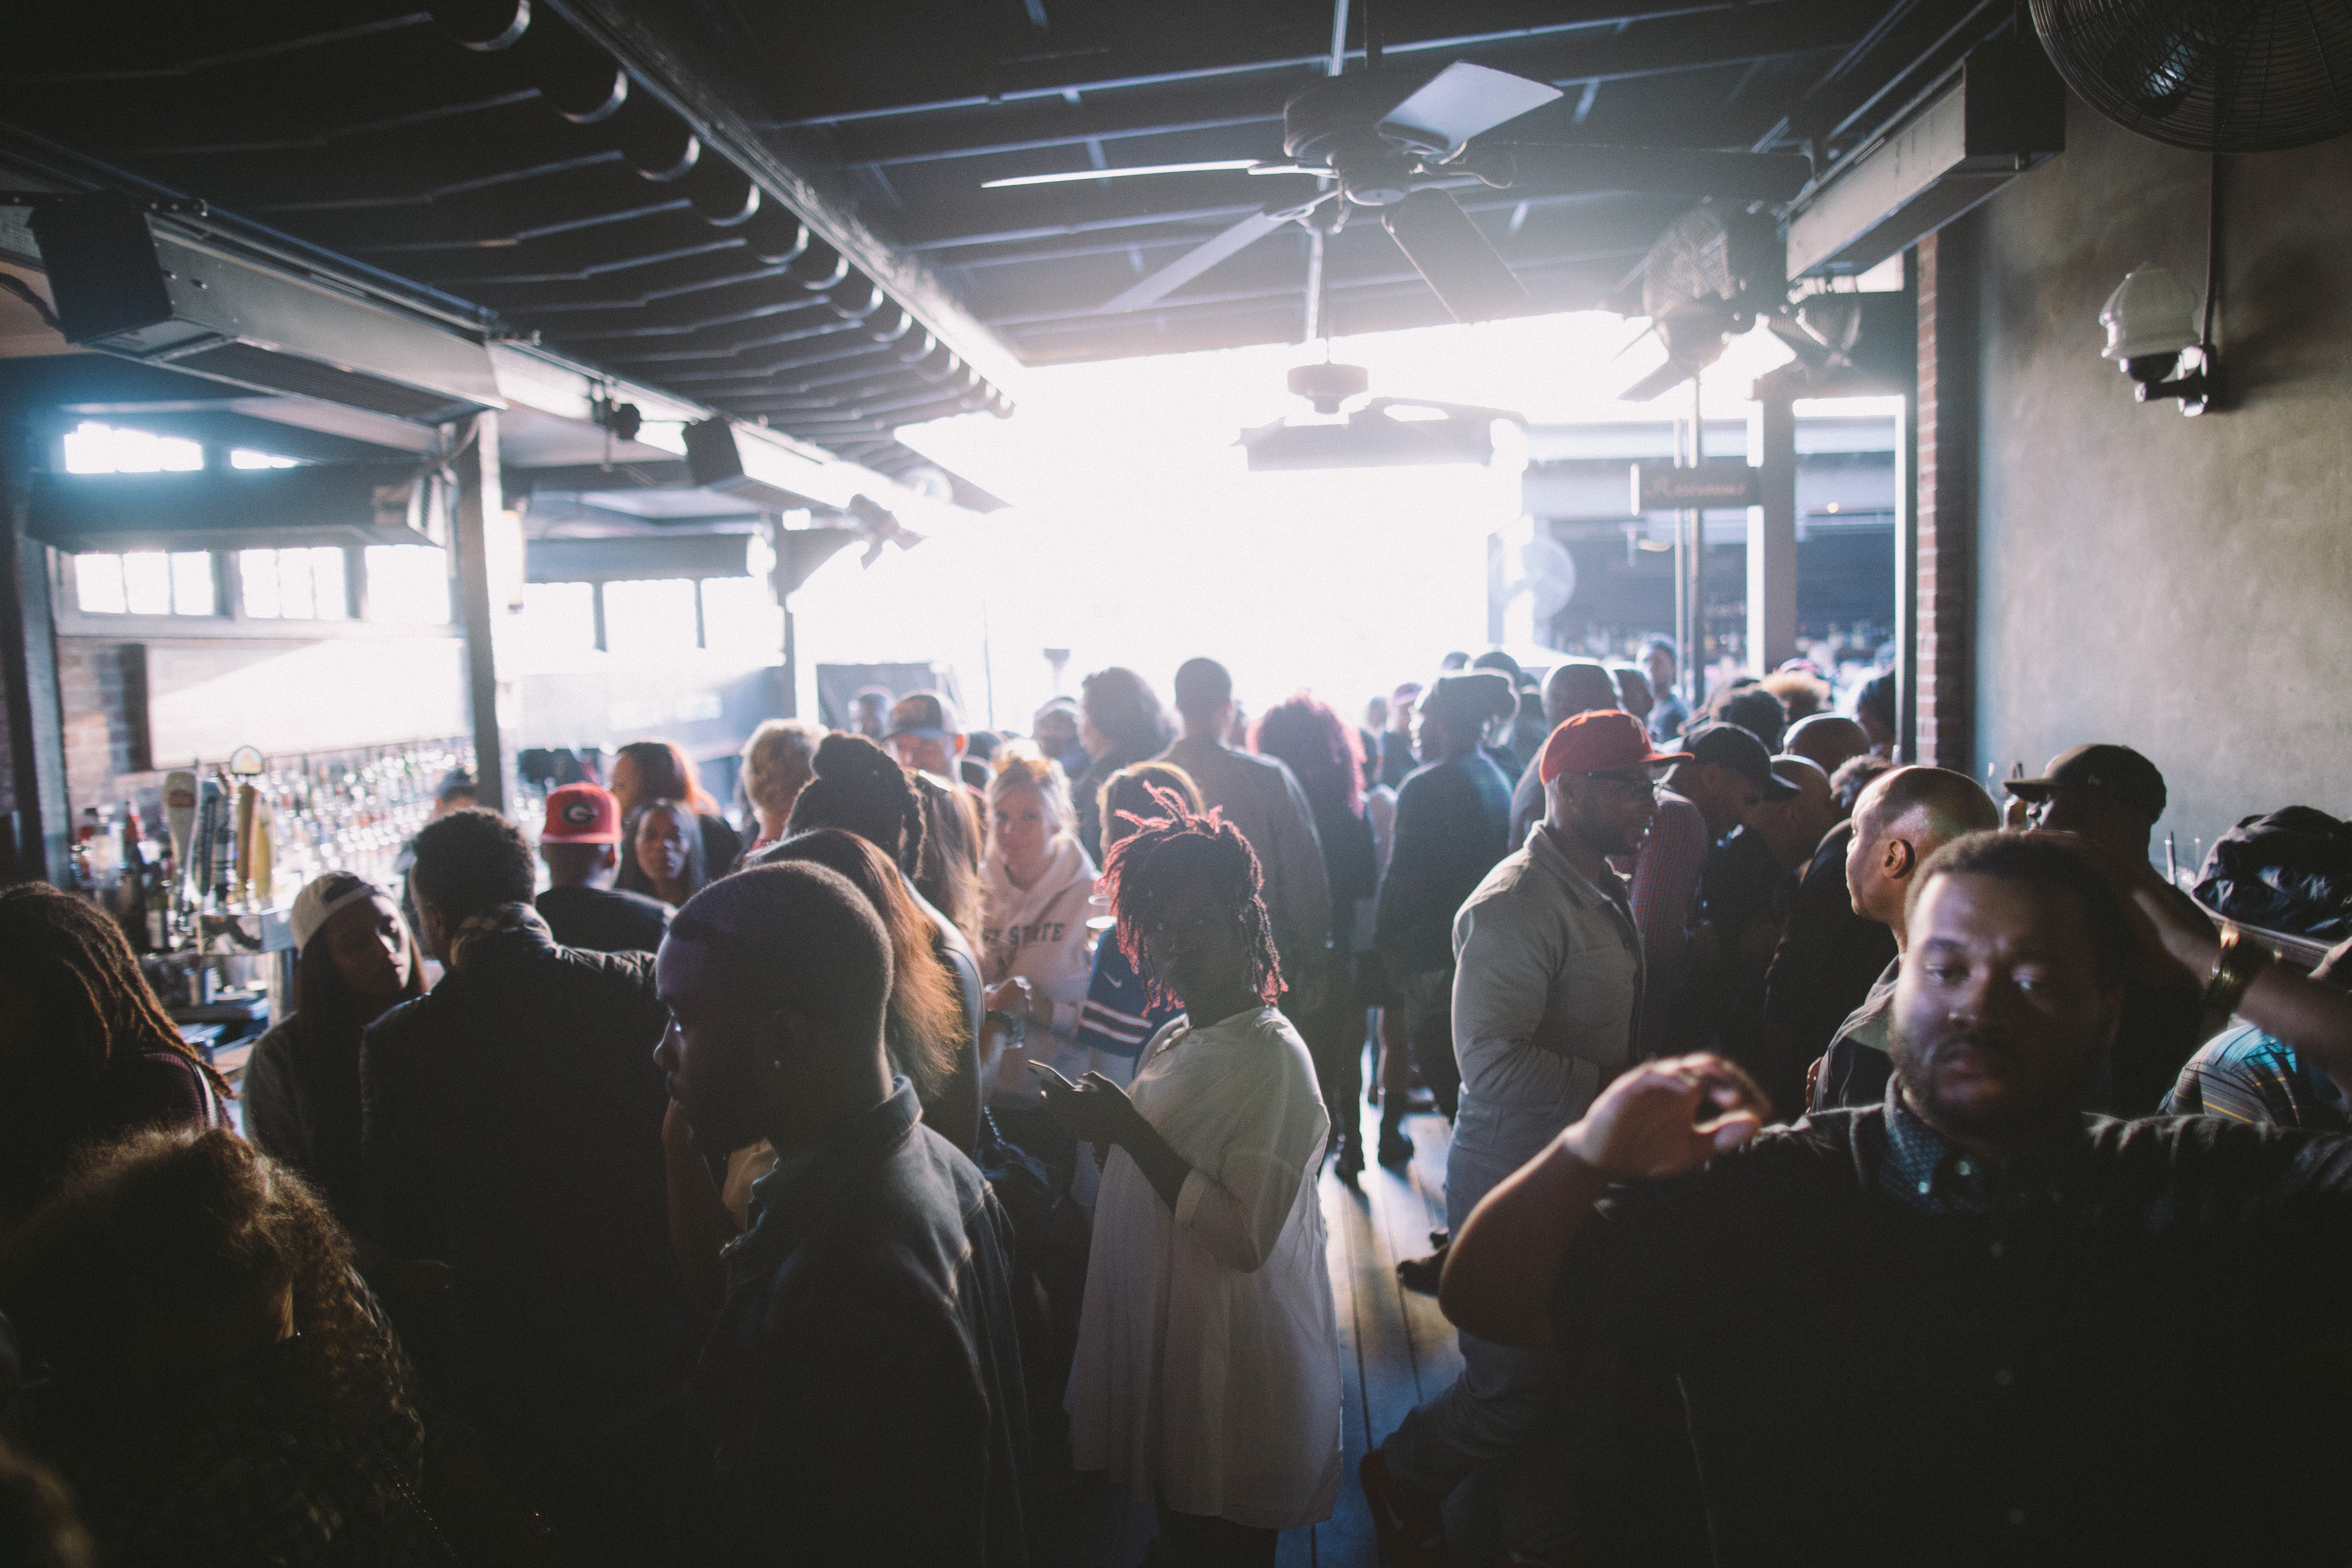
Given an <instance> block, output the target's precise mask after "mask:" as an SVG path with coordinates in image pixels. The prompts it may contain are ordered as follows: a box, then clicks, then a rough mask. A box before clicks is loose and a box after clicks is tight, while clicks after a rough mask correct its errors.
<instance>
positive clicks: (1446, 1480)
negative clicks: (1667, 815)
mask: <svg viewBox="0 0 2352 1568" xmlns="http://www.w3.org/2000/svg"><path fill="white" fill-rule="evenodd" d="M1671 760H1672V759H1670V758H1667V757H1664V756H1662V755H1660V754H1659V753H1657V752H1654V751H1652V750H1651V747H1650V741H1649V737H1648V735H1647V734H1646V733H1644V732H1643V729H1642V724H1641V721H1639V720H1637V719H1635V718H1634V717H1633V715H1632V714H1630V713H1624V712H1620V711H1616V710H1601V711H1594V712H1586V713H1579V714H1577V715H1575V716H1574V717H1572V718H1570V719H1569V720H1568V721H1566V722H1564V723H1562V724H1561V725H1560V726H1559V728H1558V729H1556V730H1554V731H1552V733H1551V738H1550V739H1549V741H1548V742H1545V745H1544V749H1543V753H1542V755H1541V757H1540V758H1539V759H1538V763H1537V764H1536V766H1537V769H1538V773H1539V775H1540V777H1541V779H1542V782H1543V789H1544V816H1543V821H1542V822H1541V824H1539V825H1538V827H1537V828H1536V830H1535V831H1534V832H1533V833H1531V834H1529V835H1528V841H1527V843H1526V844H1525V845H1524V846H1523V847H1520V848H1518V849H1516V850H1514V851H1512V852H1511V853H1510V854H1509V855H1507V856H1506V857H1504V858H1503V860H1502V861H1501V863H1499V864H1498V865H1496V868H1494V869H1493V870H1492V871H1490V872H1488V873H1487V874H1486V880H1485V881H1484V882H1482V883H1481V884H1479V887H1478V890H1477V891H1476V892H1475V893H1474V894H1472V895H1471V897H1470V900H1469V901H1468V902H1467V903H1465V904H1464V905H1463V906H1462V911H1461V913H1460V914H1459V915H1457V916H1456V917H1455V918H1454V954H1455V971H1454V1051H1455V1054H1456V1055H1457V1056H1458V1057H1459V1058H1460V1059H1461V1064H1462V1106H1461V1110H1460V1112H1459V1114H1458V1115H1457V1116H1456V1118H1455V1120H1454V1148H1453V1154H1452V1156H1451V1159H1450V1160H1449V1162H1448V1163H1447V1166H1446V1180H1445V1189H1446V1191H1445V1210H1446V1220H1447V1222H1448V1224H1449V1225H1451V1226H1455V1227H1459V1226H1461V1224H1462V1222H1463V1221H1464V1220H1465V1218H1466V1217H1468V1215H1469V1213H1470V1210H1471V1209H1472V1208H1473V1207H1475V1205H1476V1204H1477V1202H1478V1200H1479V1199H1480V1198H1482V1197H1484V1196H1486V1193H1487V1191H1488V1189H1490V1188H1492V1187H1493V1186H1494V1185H1495V1184H1497V1183H1498V1182H1500V1181H1502V1179H1503V1178H1504V1177H1506V1176H1507V1175H1509V1174H1510V1173H1512V1172H1513V1171H1515V1170H1517V1169H1518V1167H1519V1166H1520V1165H1521V1164H1523V1163H1526V1162H1527V1161H1528V1160H1530V1159H1532V1158H1534V1157H1535V1156H1536V1155H1537V1154H1538V1153H1540V1152H1542V1151H1543V1150H1544V1149H1545V1147H1546V1146H1548V1145H1549V1143H1550V1142H1551V1141H1552V1139H1553V1138H1555V1137H1556V1136H1558V1134H1559V1131H1560V1129H1562V1128H1564V1127H1566V1126H1568V1125H1569V1124H1570V1122H1573V1121H1576V1120H1577V1118H1579V1117H1580V1116H1581V1115H1583V1114H1584V1111H1585V1109H1586V1108H1587V1107H1588V1106H1590V1105H1591V1103H1592V1100H1593V1097H1594V1096H1596V1095H1597V1094H1599V1093H1600V1092H1601V1089H1602V1088H1603V1087H1605V1086H1606V1085H1607V1084H1608V1082H1609V1081H1610V1079H1612V1078H1614V1077H1615V1076H1616V1075H1617V1074H1618V1073H1619V1072H1620V1071H1622V1069H1623V1068H1626V1067H1627V1066H1629V1065H1631V1063H1632V1062H1633V1059H1634V1057H1635V1054H1636V1050H1635V1028H1636V1014H1637V1012H1638V1010H1639V1004H1640V1000H1641V995H1642V979H1643V975H1642V939H1641V934H1640V931H1639V928H1638V927H1636V925H1635V924H1634V921H1633V906H1632V904H1631V903H1630V901H1629V900H1628V898H1627V895H1626V888H1625V879H1623V878H1622V877H1620V876H1619V875H1618V874H1617V873H1616V872H1615V871H1614V870H1612V868H1610V865H1609V857H1611V856H1612V855H1623V854H1627V853H1630V852H1631V851H1632V850H1633V849H1634V848H1635V847H1637V846H1638V845H1639V844H1640V843H1641V841H1642V837H1643V835H1644V834H1645V833H1647V832H1648V831H1649V826H1650V820H1651V818H1652V817H1653V816H1655V815H1656V814H1657V809H1658V807H1657V799H1656V796H1655V795H1654V792H1653V790H1652V788H1651V779H1652V774H1653V770H1654V768H1655V767H1656V766H1657V765H1658V764H1660V763H1664V762H1668V761H1671ZM1461 1341H1462V1363H1463V1368H1462V1375H1461V1376H1460V1377H1459V1378H1458V1379H1456V1380H1455V1382H1454V1386H1452V1387H1451V1388H1449V1389H1447V1390H1446V1391H1445V1392H1444V1393H1443V1394H1439V1395H1438V1396H1437V1397H1436V1398H1434V1399H1433V1400H1431V1401H1429V1402H1428V1403H1427V1404H1425V1405H1419V1406H1417V1407H1416V1408H1414V1409H1413V1410H1412V1411H1411V1412H1409V1413H1407V1415H1405V1418H1404V1420H1403V1422H1402V1425H1400V1426H1398V1428H1397V1430H1396V1431H1395V1432H1394V1433H1393V1434H1392V1435H1391V1436H1390V1437H1389V1439H1388V1441H1387V1442H1386V1443H1385V1444H1383V1445H1382V1446H1381V1447H1380V1448H1379V1449H1377V1450H1375V1451H1374V1452H1372V1453H1370V1454H1369V1455H1367V1456H1365V1458H1364V1462H1363V1466H1362V1472H1361V1473H1362V1478H1363V1483H1364V1494H1365V1496H1366V1498H1367V1499H1368V1500H1370V1504H1371V1509H1372V1517H1373V1521H1374V1523H1375V1525H1376V1526H1377V1527H1378V1529H1379V1531H1380V1533H1381V1546H1382V1548H1383V1550H1384V1551H1385V1552H1386V1553H1387V1555H1388V1557H1389V1560H1390V1561H1391V1562H1393V1563H1400V1564H1407V1565H1410V1564H1416V1563H1433V1562H1439V1561H1443V1560H1444V1559H1443V1557H1442V1555H1440V1554H1438V1553H1436V1552H1433V1549H1432V1542H1433V1540H1435V1541H1438V1542H1442V1538H1443V1534H1444V1524H1443V1521H1442V1516H1441V1515H1440V1512H1439V1510H1440V1508H1441V1506H1442V1505H1443V1503H1444V1500H1445V1497H1446V1495H1447V1494H1448V1493H1449V1492H1451V1491H1452V1490H1453V1489H1454V1487H1455V1486H1456V1485H1458V1484H1459V1483H1460V1482H1462V1481H1463V1480H1465V1479H1467V1478H1468V1477H1469V1476H1470V1475H1471V1474H1472V1473H1474V1472H1475V1471H1479V1470H1487V1469H1491V1470H1492V1472H1493V1480H1494V1496H1495V1500H1496V1504H1497V1506H1498V1508H1499V1510H1500V1513H1501V1519H1500V1528H1501V1531H1502V1544H1503V1545H1504V1547H1505V1548H1506V1549H1507V1550H1508V1551H1510V1552H1516V1553H1517V1555H1518V1557H1519V1558H1521V1559H1525V1560H1530V1561H1534V1562H1545V1561H1549V1560H1550V1559H1551V1558H1552V1557H1553V1556H1554V1555H1556V1554H1558V1553H1559V1552H1561V1551H1562V1550H1563V1549H1564V1548H1565V1547H1567V1546H1568V1544H1569V1542H1570V1535H1571V1531H1572V1528H1573V1522H1574V1514H1573V1500H1572V1498H1571V1497H1570V1495H1569V1480H1570V1473H1569V1471H1570V1466H1569V1453H1568V1449H1567V1446H1566V1443H1565V1441H1564V1440H1563V1439H1562V1438H1561V1437H1560V1436H1559V1434H1561V1433H1562V1432H1563V1431H1564V1430H1565V1429H1566V1428H1565V1424H1564V1423H1562V1422H1559V1421H1557V1420H1548V1419H1547V1418H1546V1417H1547V1416H1548V1415H1549V1414H1551V1413H1552V1412H1554V1411H1555V1409H1556V1407H1557V1404H1558V1402H1559V1398H1560V1394H1561V1381H1562V1376H1561V1372H1560V1363H1559V1359H1558V1357H1557V1356H1556V1355H1555V1354H1553V1352H1549V1351H1523V1350H1514V1349H1511V1348H1509V1347H1507V1346H1504V1345H1498V1344H1493V1343H1490V1342H1487V1341H1485V1340H1481V1339H1478V1338H1476V1337H1475V1336H1473V1335H1470V1334H1466V1333H1465V1334H1464V1335H1462V1336H1461Z"/></svg>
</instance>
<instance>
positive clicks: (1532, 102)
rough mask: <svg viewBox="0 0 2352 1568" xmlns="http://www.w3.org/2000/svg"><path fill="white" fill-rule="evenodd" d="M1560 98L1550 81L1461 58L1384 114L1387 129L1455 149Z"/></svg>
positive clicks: (1417, 139) (1385, 129) (1382, 126)
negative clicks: (1496, 68) (1500, 69)
mask: <svg viewBox="0 0 2352 1568" xmlns="http://www.w3.org/2000/svg"><path fill="white" fill-rule="evenodd" d="M1559 95H1560V94H1559V89H1558V88H1556V87H1554V86H1552V85H1551V84H1550V83H1549V82H1541V81H1529V80H1528V79H1527V78H1525V77H1523V76H1513V75H1512V74H1511V73H1510V72H1508V71H1498V70H1490V69H1488V68H1486V67H1485V66H1474V65H1472V64H1471V63H1470V62H1469V61H1467V60H1456V61H1454V63H1453V64H1452V65H1450V66H1447V67H1446V68H1444V70H1442V71H1439V72H1438V73H1437V74H1436V75H1435V76H1433V77H1432V78H1430V79H1429V80H1428V81H1427V82H1425V83H1423V85H1422V86H1421V87H1420V88H1419V89H1417V90H1415V91H1414V92H1413V94H1412V96H1411V97H1410V98H1407V99H1406V100H1404V101H1403V102H1402V103H1400V104H1398V105H1397V106H1396V107H1395V108H1394V109H1391V110H1389V111H1388V113H1387V114H1385V115H1383V116H1381V130H1382V131H1384V132H1404V133H1406V134H1408V135H1410V136H1412V138H1413V139H1414V140H1415V141H1419V142H1428V143H1431V144H1433V145H1436V146H1442V147H1444V148H1446V149H1447V150H1448V151H1451V150H1452V149H1454V148H1456V147H1459V146H1461V145H1462V143H1464V142H1467V141H1469V140H1470V138H1472V137H1473V136H1475V135H1478V134H1479V133H1481V132H1487V131H1492V130H1493V129H1494V128H1495V127H1496V126H1497V125H1500V124H1502V123H1503V122H1504V121H1509V120H1517V118H1518V117H1519V116H1520V115H1522V114H1525V113H1527V112H1528V110H1531V109H1541V108H1542V107H1543V106H1544V105H1545V104H1547V103H1549V102H1550V101H1551V100H1553V99H1555V98H1558V97H1559Z"/></svg>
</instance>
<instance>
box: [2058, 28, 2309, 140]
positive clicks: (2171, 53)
mask: <svg viewBox="0 0 2352 1568" xmlns="http://www.w3.org/2000/svg"><path fill="white" fill-rule="evenodd" d="M2032 13H2033V30H2034V31H2035V32H2036V33H2038V34H2040V35H2041V37H2042V47H2044V48H2046V49H2048V50H2049V51H2050V59H2051V63H2052V64H2053V65H2055V66H2056V67H2057V68H2058V74H2059V76H2061V77H2062V78H2063V79H2065V82H2066V85H2067V86H2068V87H2070V88H2072V89H2074V91H2075V93H2076V94H2078V95H2079V96H2080V97H2082V98H2083V99H2084V100H2085V101H2087V102H2088V103H2089V104H2090V105H2091V106H2092V107H2093V108H2095V109H2096V110H2098V111H2099V112H2100V113H2102V114H2104V115H2105V116H2106V117H2107V118H2108V119H2110V120H2112V121H2115V122H2116V124H2118V125H2121V126H2122V127H2124V128H2125V129H2126V130H2127V131H2134V132H2138V133H2139V134H2140V135H2142V136H2146V137H2149V138H2151V139H2153V140H2155V141H2158V142H2167V143H2169V144H2170V145H2172V146H2175V147H2188V148H2192V149H2194V150H2195V151H2197V152H2200V153H2271V152H2279V151H2283V150H2284V149H2286V148H2289V147H2307V146H2309V145H2311V144H2312V143H2313V142H2325V141H2326V140H2328V139H2329V138H2330V137H2335V136H2340V135H2343V134H2344V133H2345V132H2347V131H2352V6H2347V5H2344V4H2343V0H2032Z"/></svg>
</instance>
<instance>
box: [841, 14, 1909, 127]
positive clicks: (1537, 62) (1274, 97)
mask: <svg viewBox="0 0 2352 1568" xmlns="http://www.w3.org/2000/svg"><path fill="white" fill-rule="evenodd" d="M1877 8H1878V7H1877V5H1876V3H1875V0H1803V3H1802V4H1795V3H1791V0H1774V3H1769V4H1762V5H1750V6H1741V7H1738V8H1737V9H1733V10H1727V11H1717V12H1711V13H1705V14H1698V15H1689V16H1676V17H1674V18H1672V19H1670V20H1663V21H1650V22H1643V23H1637V24H1635V25H1633V26H1628V27H1626V28H1625V29H1624V30H1623V31H1608V32H1593V31H1589V30H1588V31H1584V32H1581V33H1579V34H1574V35H1570V36H1566V37H1557V38H1553V37H1538V38H1528V37H1519V38H1516V39H1512V40H1509V41H1508V42H1507V43H1496V44H1490V45H1488V46H1486V47H1475V46H1465V47H1461V48H1460V49H1459V50H1458V51H1451V50H1450V51H1448V52H1450V53H1451V52H1458V53H1459V56H1460V58H1464V59H1467V60H1469V61H1471V62H1472V63H1474V64H1478V65H1486V66H1490V67H1492V68H1495V69H1497V70H1507V71H1510V72H1512V73H1513V74H1515V75H1517V76H1524V77H1528V78H1530V79H1538V80H1543V81H1549V82H1552V83H1555V84H1558V83H1562V82H1577V81H1616V80H1629V79H1635V78H1641V77H1651V76H1660V75H1667V74H1672V73H1675V72H1680V71H1692V70H1706V69H1710V68H1715V67H1717V66H1725V65H1742V64H1747V63H1748V62H1750V61H1754V60H1759V59H1769V58H1776V57H1783V56H1795V55H1804V54H1811V53H1813V52H1816V51H1819V50H1824V49H1832V48H1843V47H1850V46H1851V45H1853V43H1854V42H1855V40H1857V39H1859V38H1861V37H1863V36H1864V33H1865V32H1866V31H1867V29H1868V28H1869V26H1870V23H1871V20H1872V16H1873V13H1874V12H1875V11H1876V9H1877ZM1408 58H1410V57H1408ZM1437 63H1439V62H1437V61H1435V60H1428V61H1414V62H1412V64H1413V65H1414V66H1417V67H1421V68H1426V67H1428V66H1433V65H1435V64H1437ZM1281 69H1282V70H1283V71H1284V72H1285V79H1281V80H1275V81H1234V80H1229V79H1215V80H1211V81H1208V82H1204V83H1200V84H1197V85H1195V86H1193V87H1192V88H1191V89H1189V90H1186V91H1184V92H1182V93H1181V96H1180V95H1172V94H1170V93H1167V92H1160V93H1155V94H1150V95H1146V94H1144V93H1128V94H1121V95H1114V96H1113V97H1111V98H1110V99H1108V100H1104V101H1097V102H1088V101H1084V100H1082V101H1081V102H1079V103H1076V104H1072V103H1070V102H1068V101H1067V100H1065V99H1062V98H1058V97H1056V98H1051V99H1046V100H1024V101H1020V102H1006V103H1003V104H1000V105H994V106H991V108H989V109H988V110H985V111H971V112H960V113H957V114H955V115H951V116H950V115H940V116H931V115H919V116H913V117H910V118H908V120H907V121H904V122H892V121H869V122H860V123H854V124H851V125H847V126H845V127H843V128H842V129H841V130H840V131H839V132H837V133H836V136H835V142H834V146H835V153H836V154H837V155H838V156H839V157H840V158H841V160H842V162H844V163H921V162H930V161H937V160H940V159H950V158H965V157H983V156H989V155H992V154H1001V153H1016V152H1024V151H1028V150H1031V149H1041V148H1050V147H1056V146H1076V145H1081V144H1083V143H1085V142H1088V141H1112V140H1118V139H1121V138H1126V137H1132V136H1152V135H1161V134H1169V133H1174V132H1191V131H1200V130H1210V129H1222V128H1223V127H1226V126H1232V125H1246V124H1251V123H1254V122H1257V121H1268V122H1272V123H1276V124H1278V123H1279V122H1280V121H1281V118H1282V104H1283V101H1284V100H1286V99H1287V98H1288V97H1289V96H1290V95H1291V94H1292V93H1295V92H1297V90H1298V89H1300V88H1302V87H1304V86H1306V85H1307V82H1308V81H1310V80H1311V79H1314V78H1315V77H1316V76H1317V75H1318V74H1319V69H1318V68H1316V67H1315V66H1314V64H1313V62H1311V61H1309V62H1292V63H1289V64H1286V66H1284V67H1282V68H1281ZM1221 111H1222V112H1221ZM1563 112H1564V113H1572V112H1573V110H1572V108H1570V110H1564V111H1563ZM1280 142H1281V137H1280V134H1279V132H1276V134H1274V135H1273V136H1271V137H1270V138H1269V140H1268V142H1267V146H1266V155H1267V156H1268V157H1272V156H1274V155H1275V154H1276V153H1278V152H1279V151H1280Z"/></svg>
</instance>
